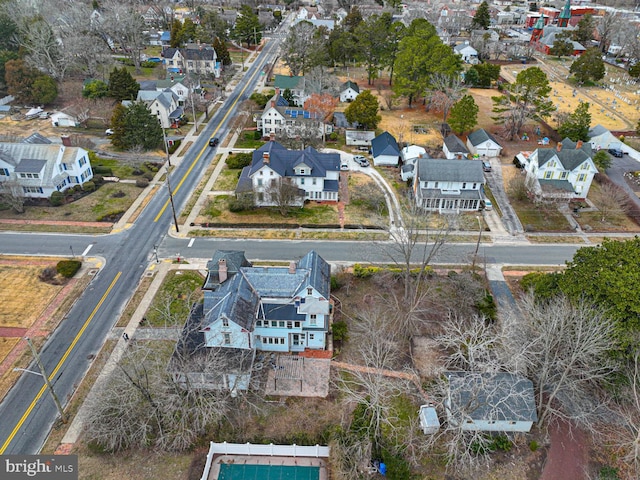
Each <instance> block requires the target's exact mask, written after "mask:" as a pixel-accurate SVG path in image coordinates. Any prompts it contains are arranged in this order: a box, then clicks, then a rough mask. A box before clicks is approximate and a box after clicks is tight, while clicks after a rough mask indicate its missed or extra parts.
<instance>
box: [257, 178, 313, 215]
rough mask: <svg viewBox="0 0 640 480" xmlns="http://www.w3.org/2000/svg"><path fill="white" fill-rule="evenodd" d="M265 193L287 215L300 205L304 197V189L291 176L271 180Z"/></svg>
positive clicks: (282, 213) (281, 213) (281, 212)
mask: <svg viewBox="0 0 640 480" xmlns="http://www.w3.org/2000/svg"><path fill="white" fill-rule="evenodd" d="M265 195H267V196H269V198H270V199H271V202H272V203H274V204H275V207H276V208H277V209H278V211H279V212H280V215H282V216H286V215H287V214H288V213H289V210H291V208H292V207H294V206H299V205H300V204H301V202H302V200H303V199H304V193H303V191H302V190H300V189H299V188H298V186H297V185H295V184H294V183H293V182H292V181H291V179H289V178H278V179H274V180H271V183H270V184H269V186H268V187H267V189H266V190H265Z"/></svg>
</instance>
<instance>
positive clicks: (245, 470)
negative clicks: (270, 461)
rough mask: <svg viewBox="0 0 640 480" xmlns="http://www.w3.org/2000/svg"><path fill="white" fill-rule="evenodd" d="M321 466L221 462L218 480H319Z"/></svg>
mask: <svg viewBox="0 0 640 480" xmlns="http://www.w3.org/2000/svg"><path fill="white" fill-rule="evenodd" d="M319 479H320V467H301V466H294V465H240V464H237V463H222V464H220V475H218V480H319Z"/></svg>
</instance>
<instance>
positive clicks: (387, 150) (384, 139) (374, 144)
mask: <svg viewBox="0 0 640 480" xmlns="http://www.w3.org/2000/svg"><path fill="white" fill-rule="evenodd" d="M371 155H373V164H374V165H375V166H376V167H378V166H387V167H397V166H398V162H399V161H400V146H399V145H398V142H397V141H396V139H395V138H394V137H393V135H391V134H390V133H389V132H382V133H381V134H380V135H378V136H377V137H376V138H374V139H373V140H371Z"/></svg>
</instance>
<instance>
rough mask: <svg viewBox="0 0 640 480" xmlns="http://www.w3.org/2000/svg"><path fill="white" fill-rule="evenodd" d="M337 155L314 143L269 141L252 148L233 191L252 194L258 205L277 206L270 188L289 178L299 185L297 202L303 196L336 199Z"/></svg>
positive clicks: (301, 199) (338, 177)
mask: <svg viewBox="0 0 640 480" xmlns="http://www.w3.org/2000/svg"><path fill="white" fill-rule="evenodd" d="M339 179H340V155H339V154H338V153H320V152H318V151H317V150H316V149H314V148H313V147H307V148H305V149H304V150H288V149H287V148H285V147H283V146H282V145H280V144H279V143H278V142H275V141H273V140H272V141H269V142H267V143H265V144H264V145H263V146H262V147H260V148H259V149H257V150H256V151H254V152H253V159H252V161H251V165H249V166H248V167H245V168H243V169H242V172H241V174H240V179H239V180H238V186H237V187H236V195H238V196H240V195H246V194H252V195H253V200H254V203H255V205H257V206H261V207H263V206H276V205H277V200H276V199H274V198H273V196H274V195H273V191H272V189H273V188H275V187H276V186H277V185H278V182H282V181H288V182H290V183H291V184H292V185H294V186H297V187H298V189H299V192H300V193H299V197H298V200H297V202H296V203H295V204H296V205H299V206H301V205H302V204H303V203H304V201H305V200H314V201H318V202H337V201H338V180H339Z"/></svg>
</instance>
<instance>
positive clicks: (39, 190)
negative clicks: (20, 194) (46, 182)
mask: <svg viewBox="0 0 640 480" xmlns="http://www.w3.org/2000/svg"><path fill="white" fill-rule="evenodd" d="M22 190H23V191H24V193H42V188H41V187H22Z"/></svg>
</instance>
